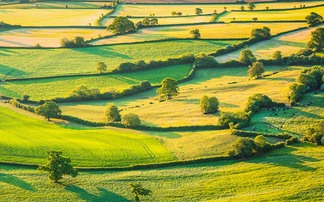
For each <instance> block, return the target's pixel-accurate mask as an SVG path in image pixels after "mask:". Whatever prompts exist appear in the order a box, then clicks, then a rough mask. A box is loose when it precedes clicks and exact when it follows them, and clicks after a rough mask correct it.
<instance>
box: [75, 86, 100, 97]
mask: <svg viewBox="0 0 324 202" xmlns="http://www.w3.org/2000/svg"><path fill="white" fill-rule="evenodd" d="M99 95H100V90H99V89H96V88H93V89H89V88H87V87H86V86H79V87H78V88H76V89H75V90H73V91H72V93H71V95H70V96H69V97H70V98H71V100H95V99H97V98H98V97H99Z"/></svg>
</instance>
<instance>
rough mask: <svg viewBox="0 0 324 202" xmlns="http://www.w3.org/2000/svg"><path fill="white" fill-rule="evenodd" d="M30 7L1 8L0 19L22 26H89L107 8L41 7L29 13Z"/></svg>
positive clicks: (93, 23)
mask: <svg viewBox="0 0 324 202" xmlns="http://www.w3.org/2000/svg"><path fill="white" fill-rule="evenodd" d="M31 11H33V10H30V9H1V10H0V19H1V20H2V21H4V22H5V23H8V24H12V25H22V26H89V23H90V24H91V25H95V21H96V20H97V19H98V18H99V16H101V15H102V14H106V13H107V12H109V11H108V10H103V9H102V10H99V9H81V10H80V9H79V10H78V9H41V10H38V11H37V12H33V15H30V12H31Z"/></svg>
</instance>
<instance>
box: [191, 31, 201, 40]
mask: <svg viewBox="0 0 324 202" xmlns="http://www.w3.org/2000/svg"><path fill="white" fill-rule="evenodd" d="M190 34H191V35H192V37H193V38H194V39H200V37H201V36H200V32H199V29H193V30H190Z"/></svg>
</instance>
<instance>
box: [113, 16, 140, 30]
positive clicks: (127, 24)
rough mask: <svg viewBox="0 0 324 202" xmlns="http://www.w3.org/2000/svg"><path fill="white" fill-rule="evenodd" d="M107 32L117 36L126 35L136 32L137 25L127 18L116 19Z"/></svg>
mask: <svg viewBox="0 0 324 202" xmlns="http://www.w3.org/2000/svg"><path fill="white" fill-rule="evenodd" d="M107 30H110V31H112V32H113V33H115V34H125V33H128V32H132V31H134V30H135V25H134V23H133V22H132V21H130V20H129V19H128V18H127V17H116V18H115V19H114V21H113V23H112V24H110V25H109V26H108V27H107Z"/></svg>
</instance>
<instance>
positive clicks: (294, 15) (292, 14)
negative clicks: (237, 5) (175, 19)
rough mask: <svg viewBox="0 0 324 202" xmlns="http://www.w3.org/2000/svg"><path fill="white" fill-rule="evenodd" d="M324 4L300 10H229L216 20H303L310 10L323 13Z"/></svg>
mask: <svg viewBox="0 0 324 202" xmlns="http://www.w3.org/2000/svg"><path fill="white" fill-rule="evenodd" d="M323 8H324V6H320V7H315V8H307V9H300V10H294V11H291V10H288V11H257V12H229V13H228V14H226V15H222V16H221V17H220V18H218V19H217V20H218V21H224V22H230V21H233V20H234V18H235V21H252V18H258V21H273V20H275V21H276V20H277V21H280V20H291V21H294V20H305V17H306V16H307V15H309V14H310V13H311V12H316V13H318V14H319V15H324V9H323Z"/></svg>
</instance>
